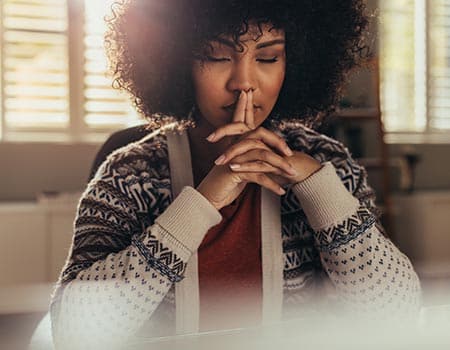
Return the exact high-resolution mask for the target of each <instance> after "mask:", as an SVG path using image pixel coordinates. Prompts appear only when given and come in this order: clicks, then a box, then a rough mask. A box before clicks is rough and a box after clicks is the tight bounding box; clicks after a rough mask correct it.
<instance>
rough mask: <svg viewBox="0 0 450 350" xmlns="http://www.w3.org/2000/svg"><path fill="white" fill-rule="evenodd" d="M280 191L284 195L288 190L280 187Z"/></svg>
mask: <svg viewBox="0 0 450 350" xmlns="http://www.w3.org/2000/svg"><path fill="white" fill-rule="evenodd" d="M278 193H279V194H281V195H283V194H286V191H285V190H283V189H282V188H281V187H280V189H279V190H278Z"/></svg>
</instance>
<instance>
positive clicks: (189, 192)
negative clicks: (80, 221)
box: [51, 188, 221, 348]
mask: <svg viewBox="0 0 450 350" xmlns="http://www.w3.org/2000/svg"><path fill="white" fill-rule="evenodd" d="M205 205H206V207H205ZM208 206H209V203H207V201H206V199H203V198H201V197H200V194H198V193H195V190H194V189H192V188H187V189H185V190H183V192H182V193H181V194H180V195H179V196H178V197H177V198H176V199H175V200H174V202H173V203H172V204H171V205H170V206H169V207H167V209H166V210H165V211H164V213H163V214H161V215H160V216H159V217H158V218H157V219H156V221H155V223H154V224H153V225H152V226H151V227H149V228H147V229H146V230H145V231H144V232H143V233H142V234H141V235H136V236H134V237H133V238H132V240H131V244H130V245H129V246H128V247H126V248H124V249H122V250H121V251H118V252H111V253H110V254H108V255H107V256H106V257H105V258H103V259H100V260H97V261H95V262H90V264H89V261H87V262H86V261H84V262H79V263H77V262H72V263H71V264H69V265H68V268H67V269H66V270H65V271H64V273H63V277H62V281H61V283H60V285H59V286H58V288H57V290H56V292H55V296H54V298H53V301H52V308H51V311H52V312H51V313H52V324H53V330H54V338H55V343H56V344H63V345H64V346H63V348H66V347H67V344H70V345H71V346H73V345H76V346H74V348H80V347H82V346H84V345H94V344H96V343H103V344H104V342H105V341H108V342H109V341H110V340H111V339H114V340H124V339H126V338H127V337H129V336H131V335H133V334H134V333H135V332H136V331H138V330H139V328H140V327H141V326H142V324H143V323H144V322H145V321H146V320H147V319H149V318H150V317H151V316H152V314H153V312H154V311H155V309H156V308H157V307H158V305H159V304H160V303H161V301H162V300H163V298H164V296H165V295H166V294H167V292H168V290H169V289H170V287H171V286H172V284H173V283H176V282H178V281H180V280H181V279H182V278H183V274H184V271H185V268H186V264H187V263H188V260H189V257H190V256H191V254H192V252H194V251H195V250H196V249H197V247H198V245H199V244H200V242H201V240H202V238H203V236H204V235H205V234H206V232H207V230H208V229H209V228H210V227H211V226H213V225H215V224H216V223H218V220H220V219H221V217H220V214H219V213H218V212H217V211H215V209H213V208H212V209H211V208H210V207H208ZM82 248H83V247H82V246H81V247H77V250H78V251H79V250H80V249H82ZM87 265H89V266H87ZM80 341H81V343H80Z"/></svg>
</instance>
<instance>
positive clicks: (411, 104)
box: [379, 0, 450, 143]
mask: <svg viewBox="0 0 450 350" xmlns="http://www.w3.org/2000/svg"><path fill="white" fill-rule="evenodd" d="M379 28H380V30H379V34H380V81H381V89H380V90H381V96H380V98H381V107H382V112H383V122H384V126H385V129H386V131H387V139H386V141H387V142H394V143H395V142H407V143H410V142H412V143H415V142H418V143H421V142H427V143H428V142H429V143H435V142H444V143H450V40H449V39H450V0H380V26H379Z"/></svg>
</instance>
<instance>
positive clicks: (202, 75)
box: [193, 68, 220, 106]
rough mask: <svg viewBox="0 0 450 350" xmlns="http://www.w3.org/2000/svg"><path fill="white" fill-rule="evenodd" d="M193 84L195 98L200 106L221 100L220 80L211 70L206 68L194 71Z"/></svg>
mask: <svg viewBox="0 0 450 350" xmlns="http://www.w3.org/2000/svg"><path fill="white" fill-rule="evenodd" d="M193 82H194V89H195V98H196V102H197V104H198V105H199V106H202V105H204V106H206V105H209V103H211V102H214V101H215V100H217V99H218V98H219V95H220V94H219V92H220V89H219V85H220V84H219V79H217V77H215V75H214V74H213V72H211V71H210V70H208V69H206V68H204V69H202V68H199V69H198V70H194V72H193Z"/></svg>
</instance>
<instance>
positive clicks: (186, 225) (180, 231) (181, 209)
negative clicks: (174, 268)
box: [155, 186, 222, 252]
mask: <svg viewBox="0 0 450 350" xmlns="http://www.w3.org/2000/svg"><path fill="white" fill-rule="evenodd" d="M221 220H222V215H221V214H220V212H219V211H218V210H217V209H216V208H215V207H214V206H213V205H212V204H211V203H210V202H209V201H208V200H207V199H206V198H205V197H203V196H202V195H201V194H200V193H199V192H198V191H197V190H195V189H194V188H192V187H190V186H185V187H183V189H182V191H181V192H180V194H179V195H178V196H177V197H176V198H175V199H174V200H173V202H172V203H171V204H170V205H169V206H168V207H167V208H166V210H165V211H164V212H163V213H162V214H161V215H160V216H159V217H158V218H156V220H155V221H156V222H157V223H158V224H159V225H160V226H161V227H162V228H164V230H165V231H166V232H168V235H166V237H165V238H166V239H167V240H169V241H172V242H171V243H172V244H175V245H178V246H179V244H180V243H181V244H182V245H183V246H184V247H186V248H187V249H189V250H190V251H191V252H195V251H196V250H197V248H198V247H199V245H200V243H201V242H202V240H203V237H204V236H205V235H206V233H207V232H208V230H209V229H210V228H211V227H213V226H215V225H217V224H218V223H219V222H220V221H221ZM169 235H170V236H171V237H170V236H169Z"/></svg>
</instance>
